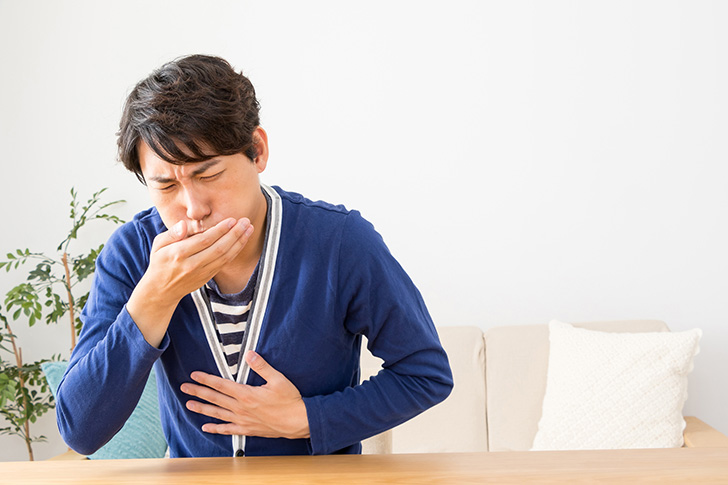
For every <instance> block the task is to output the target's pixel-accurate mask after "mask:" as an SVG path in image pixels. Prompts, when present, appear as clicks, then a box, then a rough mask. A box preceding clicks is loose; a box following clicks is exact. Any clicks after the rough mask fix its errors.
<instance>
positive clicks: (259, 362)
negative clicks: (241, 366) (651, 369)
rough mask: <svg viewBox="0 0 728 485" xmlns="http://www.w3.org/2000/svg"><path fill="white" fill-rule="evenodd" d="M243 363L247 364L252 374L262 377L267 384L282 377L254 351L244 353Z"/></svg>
mask: <svg viewBox="0 0 728 485" xmlns="http://www.w3.org/2000/svg"><path fill="white" fill-rule="evenodd" d="M245 362H247V363H248V365H249V366H250V369H251V370H252V371H253V372H255V373H256V374H258V375H259V376H260V377H262V378H263V380H265V382H267V383H271V381H275V380H276V379H279V378H280V377H282V376H283V374H281V373H280V372H278V371H277V370H275V369H274V368H273V367H271V365H270V364H269V363H268V362H266V361H265V359H263V357H261V356H260V354H258V353H257V352H255V351H254V350H248V351H247V352H246V353H245Z"/></svg>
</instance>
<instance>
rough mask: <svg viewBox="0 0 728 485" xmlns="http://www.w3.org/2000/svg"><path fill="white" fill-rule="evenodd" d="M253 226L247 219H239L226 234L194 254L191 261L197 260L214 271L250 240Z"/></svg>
mask: <svg viewBox="0 0 728 485" xmlns="http://www.w3.org/2000/svg"><path fill="white" fill-rule="evenodd" d="M253 230H254V228H253V226H252V225H251V224H250V223H249V221H248V220H247V219H241V220H240V221H238V223H237V224H236V225H235V226H234V227H233V229H232V230H231V231H230V232H228V233H227V234H225V235H223V236H222V237H220V238H219V239H218V240H217V241H215V242H214V243H213V244H212V245H211V246H210V247H209V248H205V249H204V250H202V251H200V253H198V254H196V255H195V257H194V258H193V259H192V261H193V262H199V264H201V266H202V267H210V268H213V271H214V272H215V273H216V272H217V270H218V269H219V268H221V267H222V266H223V265H225V264H226V263H228V262H230V261H232V260H233V259H234V258H235V257H236V256H237V255H238V254H239V253H240V251H242V249H243V248H244V247H245V245H246V244H247V243H248V240H250V236H251V235H252V234H253Z"/></svg>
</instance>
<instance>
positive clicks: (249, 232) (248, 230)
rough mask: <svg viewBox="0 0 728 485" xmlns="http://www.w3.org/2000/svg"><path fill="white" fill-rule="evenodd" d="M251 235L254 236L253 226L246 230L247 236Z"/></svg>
mask: <svg viewBox="0 0 728 485" xmlns="http://www.w3.org/2000/svg"><path fill="white" fill-rule="evenodd" d="M251 234H253V226H250V225H249V226H248V228H247V229H246V230H245V235H246V236H250V235H251Z"/></svg>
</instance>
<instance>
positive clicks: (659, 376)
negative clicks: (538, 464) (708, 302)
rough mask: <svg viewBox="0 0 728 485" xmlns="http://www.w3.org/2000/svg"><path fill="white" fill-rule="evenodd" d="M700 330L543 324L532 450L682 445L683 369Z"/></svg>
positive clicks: (689, 362) (690, 362)
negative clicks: (544, 351)
mask: <svg viewBox="0 0 728 485" xmlns="http://www.w3.org/2000/svg"><path fill="white" fill-rule="evenodd" d="M700 336H701V331H700V330H698V329H695V330H690V331H686V332H675V333H669V332H668V333H654V332H653V333H607V332H597V331H591V330H586V329H582V328H574V327H573V326H571V325H569V324H567V323H562V322H558V321H552V322H551V323H550V324H549V340H550V348H549V363H548V377H547V381H546V395H545V397H544V401H543V414H542V416H541V420H540V422H539V426H538V432H537V433H536V437H535V439H534V443H533V448H532V449H534V450H580V449H581V450H584V449H592V450H593V449H616V448H677V447H680V446H682V444H683V439H682V431H683V429H684V428H685V421H684V419H683V417H682V408H683V405H684V403H685V400H686V399H687V374H688V373H689V372H690V371H691V370H692V368H693V358H694V357H695V355H696V354H697V353H698V342H699V340H700Z"/></svg>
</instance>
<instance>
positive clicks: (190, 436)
mask: <svg viewBox="0 0 728 485" xmlns="http://www.w3.org/2000/svg"><path fill="white" fill-rule="evenodd" d="M262 190H263V192H264V194H265V195H266V197H267V199H268V217H267V231H266V241H265V245H264V249H263V255H262V257H261V262H260V270H259V276H258V278H259V279H258V285H257V288H256V295H255V297H254V301H253V307H252V308H251V310H250V317H249V322H248V329H247V331H246V341H245V342H244V343H243V350H242V351H243V352H244V351H245V350H246V349H255V350H256V351H257V352H258V353H259V354H260V355H262V356H263V358H264V359H266V361H267V362H268V363H270V364H271V365H272V366H273V367H274V368H275V369H277V370H278V371H280V372H281V373H283V375H285V376H286V377H287V378H288V379H290V380H291V382H292V383H293V384H294V385H295V386H296V387H297V388H298V390H299V391H300V392H301V395H302V396H303V399H304V403H305V405H306V412H307V414H308V421H309V428H310V435H311V437H310V438H309V439H299V440H290V439H284V438H278V439H270V438H260V437H253V436H251V437H244V436H233V437H232V438H231V437H230V436H225V435H218V434H210V433H205V432H203V431H202V430H201V429H200V428H201V427H202V425H203V424H204V423H206V422H211V421H216V420H215V419H214V418H210V417H207V416H204V415H200V414H196V413H193V412H191V411H189V410H187V408H186V407H185V402H186V401H187V400H189V399H190V396H187V395H186V394H183V393H182V392H181V391H180V390H179V388H180V385H181V384H182V383H184V382H190V381H191V380H190V378H189V375H190V373H191V372H193V371H195V370H201V371H204V372H208V373H211V374H215V375H221V376H223V377H226V378H232V376H230V375H229V370H228V369H227V367H226V366H225V365H224V363H223V362H221V360H220V359H221V357H220V354H221V348H220V345H219V343H217V339H216V337H215V334H214V328H213V322H212V318H211V317H210V313H209V309H208V305H207V302H206V297H205V294H204V292H203V291H202V290H198V291H196V292H194V293H192V294H190V295H187V296H185V297H184V298H183V299H182V300H181V301H180V303H179V305H178V307H177V309H176V310H175V313H174V315H173V317H172V320H171V322H170V324H169V328H168V330H167V333H166V335H165V337H164V339H163V341H162V343H161V345H160V347H159V348H154V347H152V346H150V345H149V344H148V343H147V342H146V340H144V337H143V336H142V334H141V332H140V331H139V329H138V328H137V327H136V324H135V323H134V321H133V320H132V319H131V317H130V316H129V313H128V312H127V311H126V308H125V304H126V302H127V300H128V299H129V296H130V295H131V292H132V290H133V289H134V287H135V285H136V284H137V282H138V281H139V280H140V279H141V277H142V275H143V274H144V272H145V270H146V268H147V266H148V264H149V254H150V250H151V245H152V241H153V239H154V237H155V236H156V235H157V234H159V233H161V232H163V231H165V230H166V228H165V227H164V224H163V223H162V221H161V219H160V217H159V214H158V213H157V211H156V209H154V208H151V209H148V210H146V211H143V212H141V213H139V214H137V215H136V216H135V217H134V219H133V220H132V221H131V222H129V223H127V224H125V225H123V226H122V227H120V228H119V229H118V230H117V231H116V232H115V233H114V234H113V235H112V236H111V238H110V239H109V241H108V243H107V244H106V246H105V247H104V249H103V251H102V252H101V254H100V255H99V257H98V260H97V262H96V273H95V276H94V282H93V287H92V289H91V293H90V296H89V299H88V302H87V304H86V306H85V308H84V310H83V313H82V319H83V322H84V325H83V330H82V331H81V336H80V338H79V342H78V345H77V346H76V348H75V350H74V352H73V354H72V356H71V359H70V363H69V366H68V370H67V371H66V374H65V375H64V378H63V380H62V381H61V384H60V386H59V389H58V397H57V407H56V409H57V419H58V427H59V429H60V431H61V435H62V436H63V438H64V440H65V441H66V443H68V445H69V446H70V447H71V448H73V449H74V450H76V451H78V452H80V453H83V454H90V453H92V452H94V451H96V450H97V449H98V448H100V447H101V446H103V445H104V444H105V443H106V442H107V441H108V440H110V439H111V438H112V437H113V435H114V434H115V433H116V432H117V431H118V430H119V429H121V427H122V426H123V424H124V422H125V421H126V419H127V418H128V417H129V415H130V414H131V412H132V411H133V410H134V407H135V406H136V404H137V402H138V400H139V397H140V396H141V393H142V390H143V388H144V384H145V382H146V380H147V377H148V375H149V372H150V370H151V368H152V366H156V370H157V372H156V375H157V388H158V393H159V404H160V413H161V418H162V427H163V429H164V432H165V437H166V439H167V443H168V444H169V447H170V456H172V457H186V456H231V455H235V454H236V452H237V453H238V454H240V451H239V450H242V451H244V453H245V454H246V455H249V456H255V455H299V454H329V453H359V452H360V451H361V444H360V442H361V440H363V439H365V438H368V437H370V436H373V435H375V434H377V433H380V432H382V431H385V430H387V429H389V428H391V427H393V426H396V425H398V424H400V423H402V422H404V421H406V420H408V419H410V418H412V417H413V416H415V415H417V414H419V413H420V412H422V411H424V410H425V409H427V408H429V407H431V406H433V405H435V404H437V403H438V402H440V401H442V400H443V399H445V398H446V397H447V396H448V394H449V393H450V390H451V389H452V374H451V372H450V367H449V364H448V360H447V356H446V354H445V352H444V351H443V349H442V347H441V345H440V342H439V340H438V337H437V333H436V331H435V327H434V325H433V323H432V320H431V318H430V316H429V314H428V311H427V309H426V307H425V304H424V302H423V300H422V297H421V296H420V293H419V292H418V291H417V289H416V288H415V286H414V284H413V283H412V281H411V280H410V279H409V277H408V276H407V274H406V273H405V272H404V270H403V269H402V268H401V266H400V265H399V264H398V263H397V261H396V260H395V259H394V258H393V257H392V255H391V254H390V252H389V250H388V249H387V247H386V246H385V244H384V242H383V240H382V238H381V236H379V234H378V233H377V232H376V231H375V230H374V228H373V226H372V225H371V224H370V223H368V222H367V221H366V220H364V219H363V218H362V217H361V215H360V214H359V213H358V212H356V211H348V210H346V209H345V208H344V207H342V206H333V205H330V204H327V203H324V202H312V201H310V200H308V199H305V198H304V197H302V196H301V195H298V194H295V193H289V192H285V191H283V190H281V189H280V188H278V187H276V188H274V189H272V188H270V187H267V186H262ZM362 335H365V336H366V337H367V339H368V342H369V343H368V348H369V350H370V351H371V352H372V353H373V354H374V355H376V356H378V357H380V358H381V359H383V360H384V364H383V367H384V368H383V370H382V371H381V372H380V373H379V374H378V375H377V376H375V377H373V378H371V379H369V380H367V381H365V382H363V383H361V384H360V383H359V357H360V347H361V336H362ZM222 360H223V361H224V357H223V358H222ZM241 364H242V363H241ZM246 367H247V365H246ZM238 382H244V383H247V384H249V385H253V386H257V385H262V384H263V383H264V381H263V380H262V379H261V378H260V377H259V376H258V375H257V374H255V373H253V372H250V370H249V369H248V368H242V367H241V369H240V370H239V372H238ZM217 422H219V421H217Z"/></svg>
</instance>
